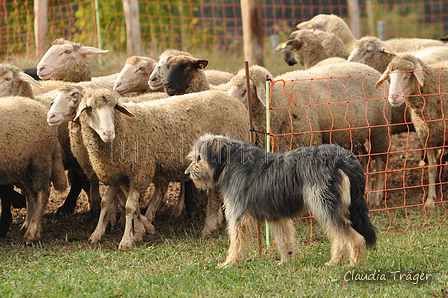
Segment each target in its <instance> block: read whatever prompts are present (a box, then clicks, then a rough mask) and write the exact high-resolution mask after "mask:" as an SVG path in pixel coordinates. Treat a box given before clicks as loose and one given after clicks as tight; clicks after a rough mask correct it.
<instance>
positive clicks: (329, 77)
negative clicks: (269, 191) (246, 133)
mask: <svg viewBox="0 0 448 298" xmlns="http://www.w3.org/2000/svg"><path fill="white" fill-rule="evenodd" d="M266 76H269V77H270V78H272V75H271V74H270V72H269V71H268V70H267V69H265V68H263V67H260V66H256V65H255V66H251V67H250V68H249V78H250V86H251V91H250V94H251V98H252V117H253V125H254V128H255V130H256V131H262V132H265V131H266V125H265V122H266V118H265V115H266V108H265V98H266V94H265V93H266V87H265V86H266ZM378 78H379V74H378V73H377V71H376V70H374V69H373V68H371V67H369V66H367V65H363V64H360V63H353V62H344V63H339V64H333V65H325V66H322V67H318V68H311V69H308V70H301V71H294V72H289V73H286V74H284V75H282V76H279V77H277V78H275V80H285V83H282V82H277V83H275V84H274V85H273V86H272V90H271V92H272V109H271V133H272V134H276V135H280V136H283V137H280V138H276V140H275V143H274V148H275V150H276V151H286V150H291V149H293V148H295V147H296V146H311V145H313V146H314V145H320V144H323V143H337V144H339V145H340V146H342V147H345V148H347V149H349V150H351V151H355V152H356V151H357V152H359V153H361V154H366V153H368V152H369V153H371V154H372V157H371V158H372V159H374V160H375V161H376V164H377V167H378V169H380V174H378V175H377V177H376V178H377V179H376V182H374V181H372V179H369V188H370V190H374V191H376V192H373V193H371V194H370V195H369V204H370V205H371V206H377V205H379V203H380V200H381V198H382V193H381V192H380V191H381V190H383V189H384V179H383V178H384V173H381V171H383V170H384V168H385V162H384V158H385V157H386V156H385V154H381V153H385V152H387V150H388V146H389V137H388V129H387V126H385V125H386V124H387V123H388V121H389V118H390V108H389V107H387V105H385V104H384V96H385V91H382V90H376V89H375V88H373V86H369V84H371V83H372V82H376V80H377V79H378ZM291 80H294V81H291ZM246 91H247V88H246V77H245V71H244V69H243V70H241V71H240V72H239V73H238V74H237V75H236V76H235V77H234V78H233V79H232V81H231V88H230V91H229V94H230V95H232V96H235V97H236V98H238V99H239V100H241V101H242V102H243V103H244V104H246V101H247V92H246ZM311 105H312V106H311ZM281 107H288V108H287V109H285V108H281ZM368 127H370V128H368ZM292 133H295V134H292ZM366 140H368V141H369V143H370V145H371V148H370V151H369V150H368V149H367V148H365V147H364V143H365V142H366ZM291 144H292V145H291ZM362 160H363V162H364V167H365V169H367V166H366V163H365V162H366V160H367V159H366V158H363V159H362Z"/></svg>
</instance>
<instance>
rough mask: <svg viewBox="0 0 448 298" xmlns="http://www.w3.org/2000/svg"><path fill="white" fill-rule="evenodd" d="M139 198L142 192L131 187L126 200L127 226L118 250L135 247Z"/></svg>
mask: <svg viewBox="0 0 448 298" xmlns="http://www.w3.org/2000/svg"><path fill="white" fill-rule="evenodd" d="M139 197H140V192H139V191H138V190H136V189H134V188H133V187H132V186H131V187H130V189H129V193H128V198H127V200H126V225H125V227H124V233H123V237H122V238H121V241H120V245H118V249H126V248H130V247H132V246H133V245H134V239H135V237H134V224H135V222H134V216H135V214H136V212H137V211H138V209H139V201H138V200H139ZM136 240H137V239H136Z"/></svg>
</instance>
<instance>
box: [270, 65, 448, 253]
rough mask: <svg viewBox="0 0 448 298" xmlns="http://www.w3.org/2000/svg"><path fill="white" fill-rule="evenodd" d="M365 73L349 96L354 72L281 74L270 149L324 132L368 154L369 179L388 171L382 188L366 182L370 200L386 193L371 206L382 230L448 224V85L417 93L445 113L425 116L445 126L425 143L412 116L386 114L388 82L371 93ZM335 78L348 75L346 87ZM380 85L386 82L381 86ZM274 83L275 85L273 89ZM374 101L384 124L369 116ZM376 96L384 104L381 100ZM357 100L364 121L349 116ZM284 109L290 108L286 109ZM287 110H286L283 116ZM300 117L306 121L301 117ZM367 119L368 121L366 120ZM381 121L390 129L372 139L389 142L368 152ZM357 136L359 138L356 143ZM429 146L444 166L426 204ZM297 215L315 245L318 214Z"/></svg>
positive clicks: (306, 241)
mask: <svg viewBox="0 0 448 298" xmlns="http://www.w3.org/2000/svg"><path fill="white" fill-rule="evenodd" d="M437 70H439V69H437ZM443 71H446V69H440V73H442V72H443ZM370 75H372V74H370ZM376 75H378V74H376ZM363 76H364V77H365V78H364V79H363V80H362V81H363V83H362V89H363V91H364V92H363V93H364V95H363V96H360V97H353V96H348V93H349V92H350V91H349V90H348V87H347V86H348V84H349V82H350V80H353V79H354V78H355V77H356V76H346V77H329V78H314V79H311V80H310V79H307V80H294V81H291V80H281V79H279V80H272V81H271V83H270V87H271V89H270V106H269V111H270V114H271V116H270V117H271V125H270V131H271V134H270V140H271V150H272V151H277V152H278V151H283V150H291V149H294V148H297V147H298V146H302V145H305V146H309V145H317V144H319V143H320V141H319V140H320V136H322V139H323V140H324V142H327V141H328V142H329V143H336V144H339V145H341V146H343V147H346V148H347V149H349V150H351V151H353V152H354V153H355V155H357V157H358V158H359V159H360V160H361V159H365V161H366V162H367V167H368V170H367V172H366V180H367V182H368V181H369V180H373V181H375V180H376V179H379V178H380V176H379V174H381V173H384V174H385V175H384V178H383V180H382V182H381V185H382V189H373V188H372V187H373V186H372V187H370V188H369V186H368V187H367V189H366V198H367V201H369V198H371V196H372V195H373V194H374V193H380V194H382V195H384V199H382V201H381V202H380V205H379V206H373V207H371V208H370V217H371V220H372V222H373V223H374V225H375V226H376V227H377V229H378V233H379V235H385V234H400V233H407V232H414V231H420V230H425V229H432V228H440V227H446V226H447V225H448V224H447V209H446V203H448V200H447V198H446V196H445V192H446V191H447V189H448V185H447V184H448V173H447V172H446V171H445V172H443V171H442V169H443V166H445V165H447V163H446V160H445V158H444V155H445V153H446V152H448V151H446V150H447V145H448V144H447V140H446V136H447V132H446V121H447V120H448V119H447V115H445V111H447V110H448V106H447V105H446V98H448V95H447V93H446V92H442V91H440V90H446V88H443V87H442V88H437V89H438V90H439V93H434V94H421V95H414V96H422V98H423V101H424V102H425V103H424V105H426V100H439V102H440V108H441V110H442V112H439V114H440V115H441V116H439V117H435V119H425V121H424V123H425V124H428V123H431V122H433V123H440V124H442V127H443V129H444V130H445V131H444V132H441V131H440V132H439V131H438V132H434V133H437V134H440V144H439V145H437V146H430V145H429V144H428V139H426V140H425V141H423V145H421V141H420V138H419V136H418V134H417V133H416V132H415V131H414V130H413V122H410V121H409V122H408V121H407V120H405V121H404V122H399V123H391V122H390V118H387V117H388V115H389V114H388V112H387V111H389V109H390V108H391V106H390V104H389V102H388V100H387V95H386V94H387V89H386V87H384V94H385V95H384V97H373V96H370V95H369V93H368V91H367V90H366V89H365V87H366V86H365V85H364V82H366V80H365V79H366V78H367V77H369V74H366V75H363ZM378 77H379V76H378ZM334 80H346V84H345V86H344V87H343V88H342V89H343V90H342V92H341V90H340V89H338V90H331V87H330V83H331V82H332V81H334ZM299 81H300V82H302V87H303V86H304V85H303V83H305V84H306V86H307V87H306V89H307V90H304V89H303V88H302V89H300V90H299V91H301V92H297V90H296V91H295V92H294V91H292V90H294V89H293V88H291V87H292V85H293V84H294V83H296V82H299ZM318 81H320V82H321V84H320V87H319V86H317V84H316V83H317V82H318ZM322 82H323V84H322ZM366 83H367V82H366ZM437 84H438V86H439V87H440V86H441V84H446V83H445V82H441V81H440V76H439V82H437ZM322 85H325V86H327V90H322V89H320V90H322V91H324V93H325V96H326V97H325V100H322V99H321V100H320V102H319V103H317V102H316V101H318V99H317V98H316V97H317V95H316V94H317V93H316V92H311V91H312V90H313V88H322ZM380 88H383V86H382V87H380ZM274 89H276V90H275V91H274ZM279 90H280V92H281V94H282V95H283V96H285V97H286V98H287V100H289V103H288V104H287V105H286V106H279V105H278V104H276V103H278V102H279V101H280V99H276V100H273V96H274V95H273V94H274V92H279ZM335 92H337V93H338V94H336V93H335ZM321 93H322V92H321ZM434 95H435V96H434ZM275 96H278V95H275ZM278 97H280V96H278ZM332 97H336V98H338V99H336V100H335V99H334V98H333V99H332V100H331V101H330V98H332ZM442 99H443V100H442ZM375 102H377V106H378V105H379V106H381V109H382V111H380V114H381V115H382V117H384V119H389V120H388V121H387V122H386V124H380V125H373V123H369V121H370V119H371V117H372V116H367V115H368V113H367V111H369V109H370V111H371V109H372V107H373V106H374V105H375ZM378 102H379V103H380V104H378ZM359 103H364V104H365V112H364V111H359V113H357V115H356V117H357V118H362V119H364V118H365V119H366V120H367V121H361V122H362V123H361V124H358V123H354V120H353V117H352V118H351V120H350V117H348V113H349V107H350V106H352V105H354V104H359ZM444 105H445V107H444ZM322 106H324V107H325V106H326V107H327V108H326V110H327V111H328V112H326V113H327V114H325V113H322V112H321V114H319V115H316V113H313V109H314V111H315V109H316V108H319V107H322ZM409 109H410V108H408V107H406V105H405V109H404V111H403V113H404V116H403V118H404V119H406V117H405V115H406V113H407V112H408V110H409ZM321 111H322V110H321ZM351 111H353V110H351ZM370 111H369V114H370ZM284 112H287V113H286V114H285V113H284ZM336 112H337V113H342V114H344V117H343V118H344V121H345V123H343V124H341V123H337V122H335V118H336V116H337V115H336V114H335V113H336ZM275 113H282V114H277V115H278V116H277V117H283V119H285V118H286V119H288V121H287V124H286V125H285V124H284V123H283V124H279V125H283V126H281V127H283V128H282V129H277V128H275V127H274V126H273V125H275V123H276V115H275ZM280 115H283V116H280ZM285 115H287V116H286V117H285ZM316 116H317V117H326V119H325V121H326V122H327V123H329V124H327V125H328V126H327V127H325V129H319V128H317V127H315V126H317V125H319V124H318V121H317V119H316ZM339 116H340V115H339ZM299 118H300V119H302V120H303V119H305V123H308V124H305V125H303V126H300V127H298V125H297V124H296V125H294V124H295V123H297V121H298V120H297V119H299ZM339 118H341V117H339ZM301 123H304V122H303V121H302V122H301ZM365 123H367V124H368V125H365ZM370 124H372V125H370ZM400 124H402V125H405V126H404V129H403V130H404V131H402V132H401V133H397V134H392V133H391V130H392V128H393V127H394V126H398V125H400ZM379 127H386V128H387V130H386V131H387V132H386V133H384V132H383V133H384V135H377V136H375V138H374V139H375V140H380V141H381V140H386V142H387V143H388V147H387V148H386V150H385V152H377V153H372V152H370V149H371V146H368V145H369V142H373V141H374V140H373V139H371V138H372V136H373V134H374V133H376V134H378V133H379V132H373V131H372V130H373V129H375V128H379ZM363 129H368V131H369V132H368V135H367V137H366V140H367V141H369V142H367V143H365V144H359V138H358V139H357V140H355V139H353V135H354V134H356V131H357V130H363ZM344 131H345V132H346V133H347V134H348V135H349V136H350V142H349V144H346V143H344V144H341V139H338V137H336V136H335V134H337V133H341V132H344ZM378 137H379V138H378ZM343 142H345V141H343ZM357 142H358V144H356V143H357ZM370 145H372V143H370ZM361 147H366V148H367V153H363V152H362V150H361V149H362V148H361ZM429 149H436V150H438V151H439V152H440V157H439V158H438V162H439V164H440V165H441V166H440V167H437V166H431V167H437V181H436V183H435V186H436V190H437V201H436V202H435V203H434V204H432V206H430V207H429V208H428V205H425V202H426V195H427V193H428V186H429V182H428V168H429V167H430V166H429V165H428V163H427V162H425V159H426V155H427V150H429ZM382 154H383V155H385V157H386V158H385V160H386V166H385V168H384V169H379V168H377V167H376V163H375V162H374V160H373V159H374V157H375V156H376V155H382ZM431 207H433V208H431ZM296 221H297V224H298V225H299V226H300V228H299V229H298V231H299V242H300V246H307V245H314V244H317V243H320V242H322V241H325V239H327V237H326V236H325V234H324V233H323V231H322V230H321V229H320V226H319V224H315V223H313V221H314V218H313V217H312V216H305V217H301V218H297V219H296ZM304 226H308V228H304Z"/></svg>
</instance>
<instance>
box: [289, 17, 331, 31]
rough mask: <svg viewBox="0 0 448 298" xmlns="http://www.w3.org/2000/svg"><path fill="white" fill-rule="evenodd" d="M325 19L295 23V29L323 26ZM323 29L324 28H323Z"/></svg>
mask: <svg viewBox="0 0 448 298" xmlns="http://www.w3.org/2000/svg"><path fill="white" fill-rule="evenodd" d="M326 24H327V21H326V20H325V19H315V20H310V21H306V22H302V23H299V24H297V26H296V27H297V29H314V28H316V27H321V28H323V27H325V25H326ZM324 31H325V30H324Z"/></svg>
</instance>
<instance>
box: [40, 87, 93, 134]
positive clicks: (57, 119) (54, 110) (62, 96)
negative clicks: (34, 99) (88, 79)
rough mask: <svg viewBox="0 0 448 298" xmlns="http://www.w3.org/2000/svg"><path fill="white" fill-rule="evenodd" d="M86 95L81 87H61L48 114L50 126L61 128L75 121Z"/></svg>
mask: <svg viewBox="0 0 448 298" xmlns="http://www.w3.org/2000/svg"><path fill="white" fill-rule="evenodd" d="M84 93H85V91H84V88H82V87H81V86H76V85H70V84H67V85H63V86H61V87H59V88H58V89H57V94H56V96H55V98H54V100H53V101H52V103H51V106H50V109H49V110H48V112H47V123H48V124H49V125H50V126H59V125H61V124H62V123H64V122H67V121H70V120H73V118H74V117H75V115H76V109H77V108H78V106H79V103H80V102H81V99H82V98H83V96H84Z"/></svg>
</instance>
